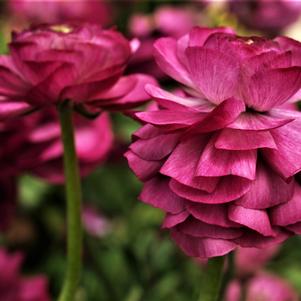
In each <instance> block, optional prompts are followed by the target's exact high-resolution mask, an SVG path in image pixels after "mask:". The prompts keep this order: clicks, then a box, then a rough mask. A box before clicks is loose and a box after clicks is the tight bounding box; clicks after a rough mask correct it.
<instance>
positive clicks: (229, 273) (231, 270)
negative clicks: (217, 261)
mask: <svg viewBox="0 0 301 301" xmlns="http://www.w3.org/2000/svg"><path fill="white" fill-rule="evenodd" d="M227 259H228V261H227V269H226V272H225V273H224V276H223V277H222V283H221V288H220V292H219V298H218V301H222V300H224V294H225V292H226V289H227V287H228V284H229V282H230V281H231V280H232V279H233V277H234V274H235V264H234V252H231V253H229V254H228V256H227Z"/></svg>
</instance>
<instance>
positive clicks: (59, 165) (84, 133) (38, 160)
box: [18, 109, 114, 183]
mask: <svg viewBox="0 0 301 301" xmlns="http://www.w3.org/2000/svg"><path fill="white" fill-rule="evenodd" d="M23 120H24V122H25V123H26V124H27V125H29V126H30V131H29V132H28V135H27V143H26V147H24V150H23V152H22V154H20V155H19V158H18V160H19V161H20V162H21V164H20V165H21V166H22V169H23V170H25V171H29V172H31V173H33V174H34V175H36V176H38V177H41V178H43V179H45V180H47V181H48V182H52V183H62V182H64V171H63V144H62V141H61V130H60V125H59V122H58V116H57V113H56V111H55V110H50V109H49V110H44V111H40V112H36V113H34V114H31V115H29V116H27V117H25V118H23ZM74 127H75V147H76V152H77V157H78V160H79V165H80V172H81V176H87V175H88V174H89V173H90V172H91V171H93V170H94V169H95V168H96V167H97V166H99V165H100V164H101V163H102V162H103V161H104V160H105V159H106V158H107V156H108V155H109V153H110V150H111V149H112V146H113V139H114V135H113V131H112V128H111V121H110V118H109V115H108V113H105V112H104V113H102V114H101V115H100V116H99V117H97V118H96V119H94V120H87V119H86V118H84V117H82V116H80V115H78V114H76V115H75V116H74ZM33 158H34V160H33Z"/></svg>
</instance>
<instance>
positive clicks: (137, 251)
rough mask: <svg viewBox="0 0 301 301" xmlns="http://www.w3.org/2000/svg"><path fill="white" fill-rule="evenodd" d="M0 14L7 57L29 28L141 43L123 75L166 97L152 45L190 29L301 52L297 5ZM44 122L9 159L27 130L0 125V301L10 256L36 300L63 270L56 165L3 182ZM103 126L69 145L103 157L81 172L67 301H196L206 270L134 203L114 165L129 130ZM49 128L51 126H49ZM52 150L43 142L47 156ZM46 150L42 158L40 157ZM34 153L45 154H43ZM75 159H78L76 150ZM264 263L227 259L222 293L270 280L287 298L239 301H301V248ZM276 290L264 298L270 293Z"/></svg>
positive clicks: (10, 4)
mask: <svg viewBox="0 0 301 301" xmlns="http://www.w3.org/2000/svg"><path fill="white" fill-rule="evenodd" d="M0 10H1V17H0V26H1V32H0V52H1V53H5V52H7V43H8V42H9V40H10V37H11V32H12V31H13V30H17V31H18V30H21V29H23V28H26V27H28V26H30V25H34V24H38V23H66V22H95V23H98V24H100V25H101V26H104V27H112V26H113V27H116V28H117V29H118V30H120V31H121V32H123V33H124V35H125V36H127V37H128V38H129V39H134V38H137V39H139V41H140V46H139V48H138V50H137V51H136V53H135V55H134V56H133V58H132V59H131V61H130V62H129V67H128V69H127V70H126V72H128V73H129V72H132V71H138V72H146V73H149V74H152V75H154V76H155V77H156V78H157V80H158V81H159V82H160V84H161V85H162V86H164V87H168V88H170V89H173V88H175V86H174V82H173V81H172V80H170V79H168V78H166V77H165V76H164V73H163V72H162V70H159V69H158V67H157V66H156V64H155V63H154V61H153V58H152V44H153V42H154V41H155V39H156V38H158V37H161V36H173V37H176V38H178V37H180V36H182V35H184V34H185V33H186V32H187V31H189V29H191V28H192V27H193V26H195V25H199V26H206V27H214V26H230V27H233V28H235V30H236V31H237V32H238V33H239V34H242V35H261V36H266V37H274V36H276V35H279V34H284V35H288V36H290V37H293V38H295V39H298V40H300V41H301V19H300V16H301V1H297V0H296V1H289V0H287V1H285V0H282V1H281V0H278V1H276V0H274V1H263V0H262V1H259V0H257V1H255V0H254V1H247V0H246V1H235V0H234V1H209V0H208V1H176V0H174V1H172V0H169V1H168V0H166V1H147V0H136V1H134V0H133V1H126V0H124V1H121V0H120V1H116V0H112V1H109V0H107V1H101V0H99V1H97V0H95V1H89V0H86V1H80V0H77V1H76V0H69V1H68V0H65V1H60V0H53V1H50V0H46V1H42V0H36V1H34V0H29V1H26V0H23V1H21V0H11V1H3V0H2V1H1V2H0ZM50 115H52V113H49V114H48V113H47V114H45V115H44V116H39V117H36V119H37V120H36V119H35V121H34V122H35V124H38V125H39V128H40V131H41V133H38V134H37V133H35V134H33V135H36V136H35V137H37V136H39V135H40V136H39V137H40V140H39V139H38V138H37V139H36V140H35V139H33V141H31V144H28V143H26V144H25V145H22V147H19V145H20V143H21V142H20V141H19V140H18V139H19V138H18V137H20V133H23V132H24V131H25V130H26V128H25V127H24V124H20V123H18V122H17V121H16V122H14V121H13V122H12V124H0V168H1V173H2V175H1V177H0V216H1V223H0V229H1V233H0V243H1V248H2V249H1V252H0V301H1V300H4V299H2V296H3V295H1V292H2V291H5V287H6V288H7V285H8V284H7V283H9V281H10V280H8V279H7V277H9V275H8V276H5V273H4V272H3V271H5V270H9V269H10V267H9V264H8V263H9V262H10V261H11V260H13V259H15V258H16V255H22V256H23V261H22V263H21V260H19V261H20V262H19V264H18V266H19V272H18V273H19V274H20V275H22V276H20V275H19V276H18V277H23V278H24V279H32V278H28V277H37V275H39V276H38V277H43V281H44V284H43V289H46V290H47V292H48V293H47V294H48V295H49V298H50V300H54V298H55V297H56V296H57V295H58V292H59V289H60V287H61V283H62V279H63V275H64V271H65V263H66V258H65V238H66V232H65V230H66V229H65V201H64V189H63V186H62V185H60V184H57V183H58V182H60V179H59V178H60V174H59V173H58V172H57V170H56V169H57V168H58V169H60V167H58V166H59V165H60V163H61V162H60V160H61V158H60V153H59V152H57V153H56V155H54V157H51V156H50V157H47V158H46V159H45V160H44V161H43V162H42V163H40V164H39V165H36V166H31V167H30V168H28V167H27V166H26V168H25V167H24V168H21V169H20V168H17V170H18V172H11V169H14V168H13V166H16V165H18V166H20V165H22V167H23V165H24V166H25V165H26V162H27V160H28V157H33V158H35V156H38V155H37V153H35V151H34V150H35V149H36V144H38V143H40V144H41V143H42V142H43V143H45V142H44V140H43V138H41V136H43V135H44V134H45V136H47V135H48V134H47V133H48V132H47V131H49V123H50V121H49V116H50ZM102 118H106V120H102V121H99V125H95V129H94V134H93V135H90V136H89V135H86V132H87V131H89V130H90V129H89V126H88V125H86V127H85V126H82V124H85V121H82V123H81V121H79V130H80V129H82V128H83V135H82V136H80V135H79V137H84V140H79V141H80V142H79V143H80V144H81V143H82V145H85V143H86V142H85V141H90V140H91V141H92V142H93V143H92V142H91V141H90V142H91V143H92V145H91V148H92V149H98V150H99V149H102V150H103V153H101V155H99V157H97V158H96V159H95V162H84V164H86V165H85V166H87V169H86V170H85V175H86V176H85V177H84V179H83V201H84V206H83V212H82V219H83V222H84V226H85V238H84V254H83V262H84V268H83V275H82V282H81V286H80V289H79V290H78V293H77V299H76V301H84V300H86V301H161V300H162V301H163V300H173V301H191V300H198V298H199V288H200V285H201V279H202V277H205V276H206V272H205V269H204V265H205V263H204V262H201V261H198V260H194V259H191V258H187V257H186V256H184V255H183V254H182V253H181V251H180V250H179V249H178V248H177V247H176V246H175V245H174V244H173V242H172V241H171V240H170V239H169V237H168V234H167V233H165V231H163V230H161V229H160V224H161V221H162V219H163V214H162V213H161V212H160V210H156V209H154V208H151V207H150V206H147V205H145V204H143V203H141V202H139V201H138V195H139V191H140V188H141V185H140V183H139V182H138V180H137V179H136V177H135V176H134V175H133V174H132V173H131V171H130V170H129V168H128V167H127V163H126V160H125V159H124V157H123V153H124V152H125V151H126V149H127V146H128V144H129V142H130V139H131V134H132V133H133V132H134V131H135V130H136V129H137V128H138V127H139V124H138V123H136V122H135V121H133V120H131V119H130V118H129V117H126V116H123V115H121V114H117V113H116V114H112V115H111V116H106V117H102ZM31 122H32V121H31ZM93 122H94V123H95V121H93ZM29 123H30V122H29ZM56 124H57V119H56V116H54V117H53V119H51V126H52V127H55V126H57V125H56ZM102 127H106V129H107V131H106V132H105V131H104V130H103V129H101V128H102ZM52 130H53V129H52ZM43 131H44V132H43ZM85 131H86V132H85ZM300 135H301V133H300ZM87 137H88V138H87ZM56 138H57V139H59V136H58V137H56ZM41 139H42V140H41ZM51 139H53V138H51ZM78 139H81V138H78ZM16 140H17V141H16ZM41 141H42V142H41ZM18 143H19V144H18ZM32 144H35V146H33V145H32ZM40 144H39V145H40ZM54 144H55V143H54V142H53V140H51V145H50V146H51V147H53V145H54ZM16 145H18V147H16ZM50 146H49V145H47V146H45V148H46V150H48V148H49V147H50ZM39 147H40V146H39ZM42 148H43V152H44V146H43V147H42ZM39 150H40V148H39ZM81 154H83V157H85V156H84V155H85V150H82V153H81ZM83 160H84V159H83ZM88 161H89V160H88ZM20 162H21V163H20ZM24 162H25V163H24ZM14 170H15V169H14ZM50 175H51V176H50ZM268 252H269V253H268V255H266V258H264V259H263V260H262V262H260V259H259V258H260V257H259V256H260V255H261V256H262V255H265V254H266V253H265V251H259V253H257V254H256V255H255V256H254V254H253V257H252V254H251V255H250V254H245V255H241V256H242V257H243V258H244V260H245V261H242V262H243V263H241V262H240V264H239V262H238V259H236V265H237V271H236V274H235V278H236V279H237V281H236V284H235V283H234V284H233V283H232V291H235V289H236V290H237V287H236V288H235V285H238V286H242V287H243V286H246V285H247V283H248V281H250V279H252V278H254V277H257V276H256V275H266V273H269V275H270V274H272V275H275V277H278V278H279V279H280V284H279V283H277V282H276V284H275V286H276V287H278V288H279V287H281V285H284V286H285V287H286V289H288V290H290V291H291V292H293V293H292V294H291V295H290V296H289V297H285V298H284V297H283V298H282V299H280V298H279V299H276V297H275V296H273V295H271V298H270V299H258V300H255V299H254V300H248V301H295V300H300V297H297V295H299V296H301V238H300V237H294V238H291V239H289V240H288V241H287V242H286V243H285V244H283V245H282V246H280V247H279V248H276V249H274V250H272V251H271V250H269V251H268ZM244 256H245V257H244ZM248 256H249V257H248ZM236 258H239V257H238V256H237V257H236ZM250 262H251V263H254V265H255V266H256V263H258V262H259V264H257V265H258V267H257V266H256V269H254V268H253V269H252V268H251V270H250V268H249V270H248V268H246V266H247V265H248V263H250ZM244 267H245V268H246V269H247V271H244ZM41 275H42V276H41ZM14 277H15V276H14ZM16 277H17V276H16ZM16 277H15V278H16ZM23 278H22V279H23ZM278 278H277V279H278ZM40 279H41V278H40ZM279 279H278V280H279ZM14 281H15V282H14V283H17V281H16V280H15V279H14ZM237 283H239V284H237ZM36 285H37V284H35V283H31V284H30V288H28V290H29V291H30V290H31V289H32V290H36ZM3 287H4V288H3ZM275 289H276V288H275V287H273V286H272V290H275ZM3 294H4V293H3ZM233 294H234V295H235V292H234V293H233ZM233 294H232V293H231V292H229V294H228V295H229V296H228V300H226V299H225V301H238V300H240V299H234V298H235V297H233V296H232V295H233ZM8 300H13V301H23V299H22V300H21V299H20V300H19V299H8ZM24 300H26V301H27V300H28V301H45V300H47V299H43V298H42V297H37V298H36V299H24ZM5 301H6V299H5Z"/></svg>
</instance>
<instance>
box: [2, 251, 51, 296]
mask: <svg viewBox="0 0 301 301" xmlns="http://www.w3.org/2000/svg"><path fill="white" fill-rule="evenodd" d="M22 262H23V255H22V254H21V253H19V252H18V253H14V254H9V253H8V252H7V251H6V250H5V249H0V270H1V271H2V273H0V296H1V300H3V301H4V300H5V301H50V297H49V295H48V283H47V279H46V278H45V277H44V276H42V275H39V276H34V277H32V276H31V277H24V276H22V275H21V265H22Z"/></svg>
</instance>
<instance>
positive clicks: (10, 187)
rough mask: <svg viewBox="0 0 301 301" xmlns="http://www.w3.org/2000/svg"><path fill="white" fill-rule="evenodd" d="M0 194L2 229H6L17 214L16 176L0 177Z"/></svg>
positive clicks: (0, 222) (0, 229)
mask: <svg viewBox="0 0 301 301" xmlns="http://www.w3.org/2000/svg"><path fill="white" fill-rule="evenodd" d="M0 195H1V199H0V231H5V230H6V229H7V228H9V226H10V224H11V222H12V220H13V218H14V215H15V209H16V198H17V188H16V179H15V178H14V177H10V176H7V177H1V178H0Z"/></svg>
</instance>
